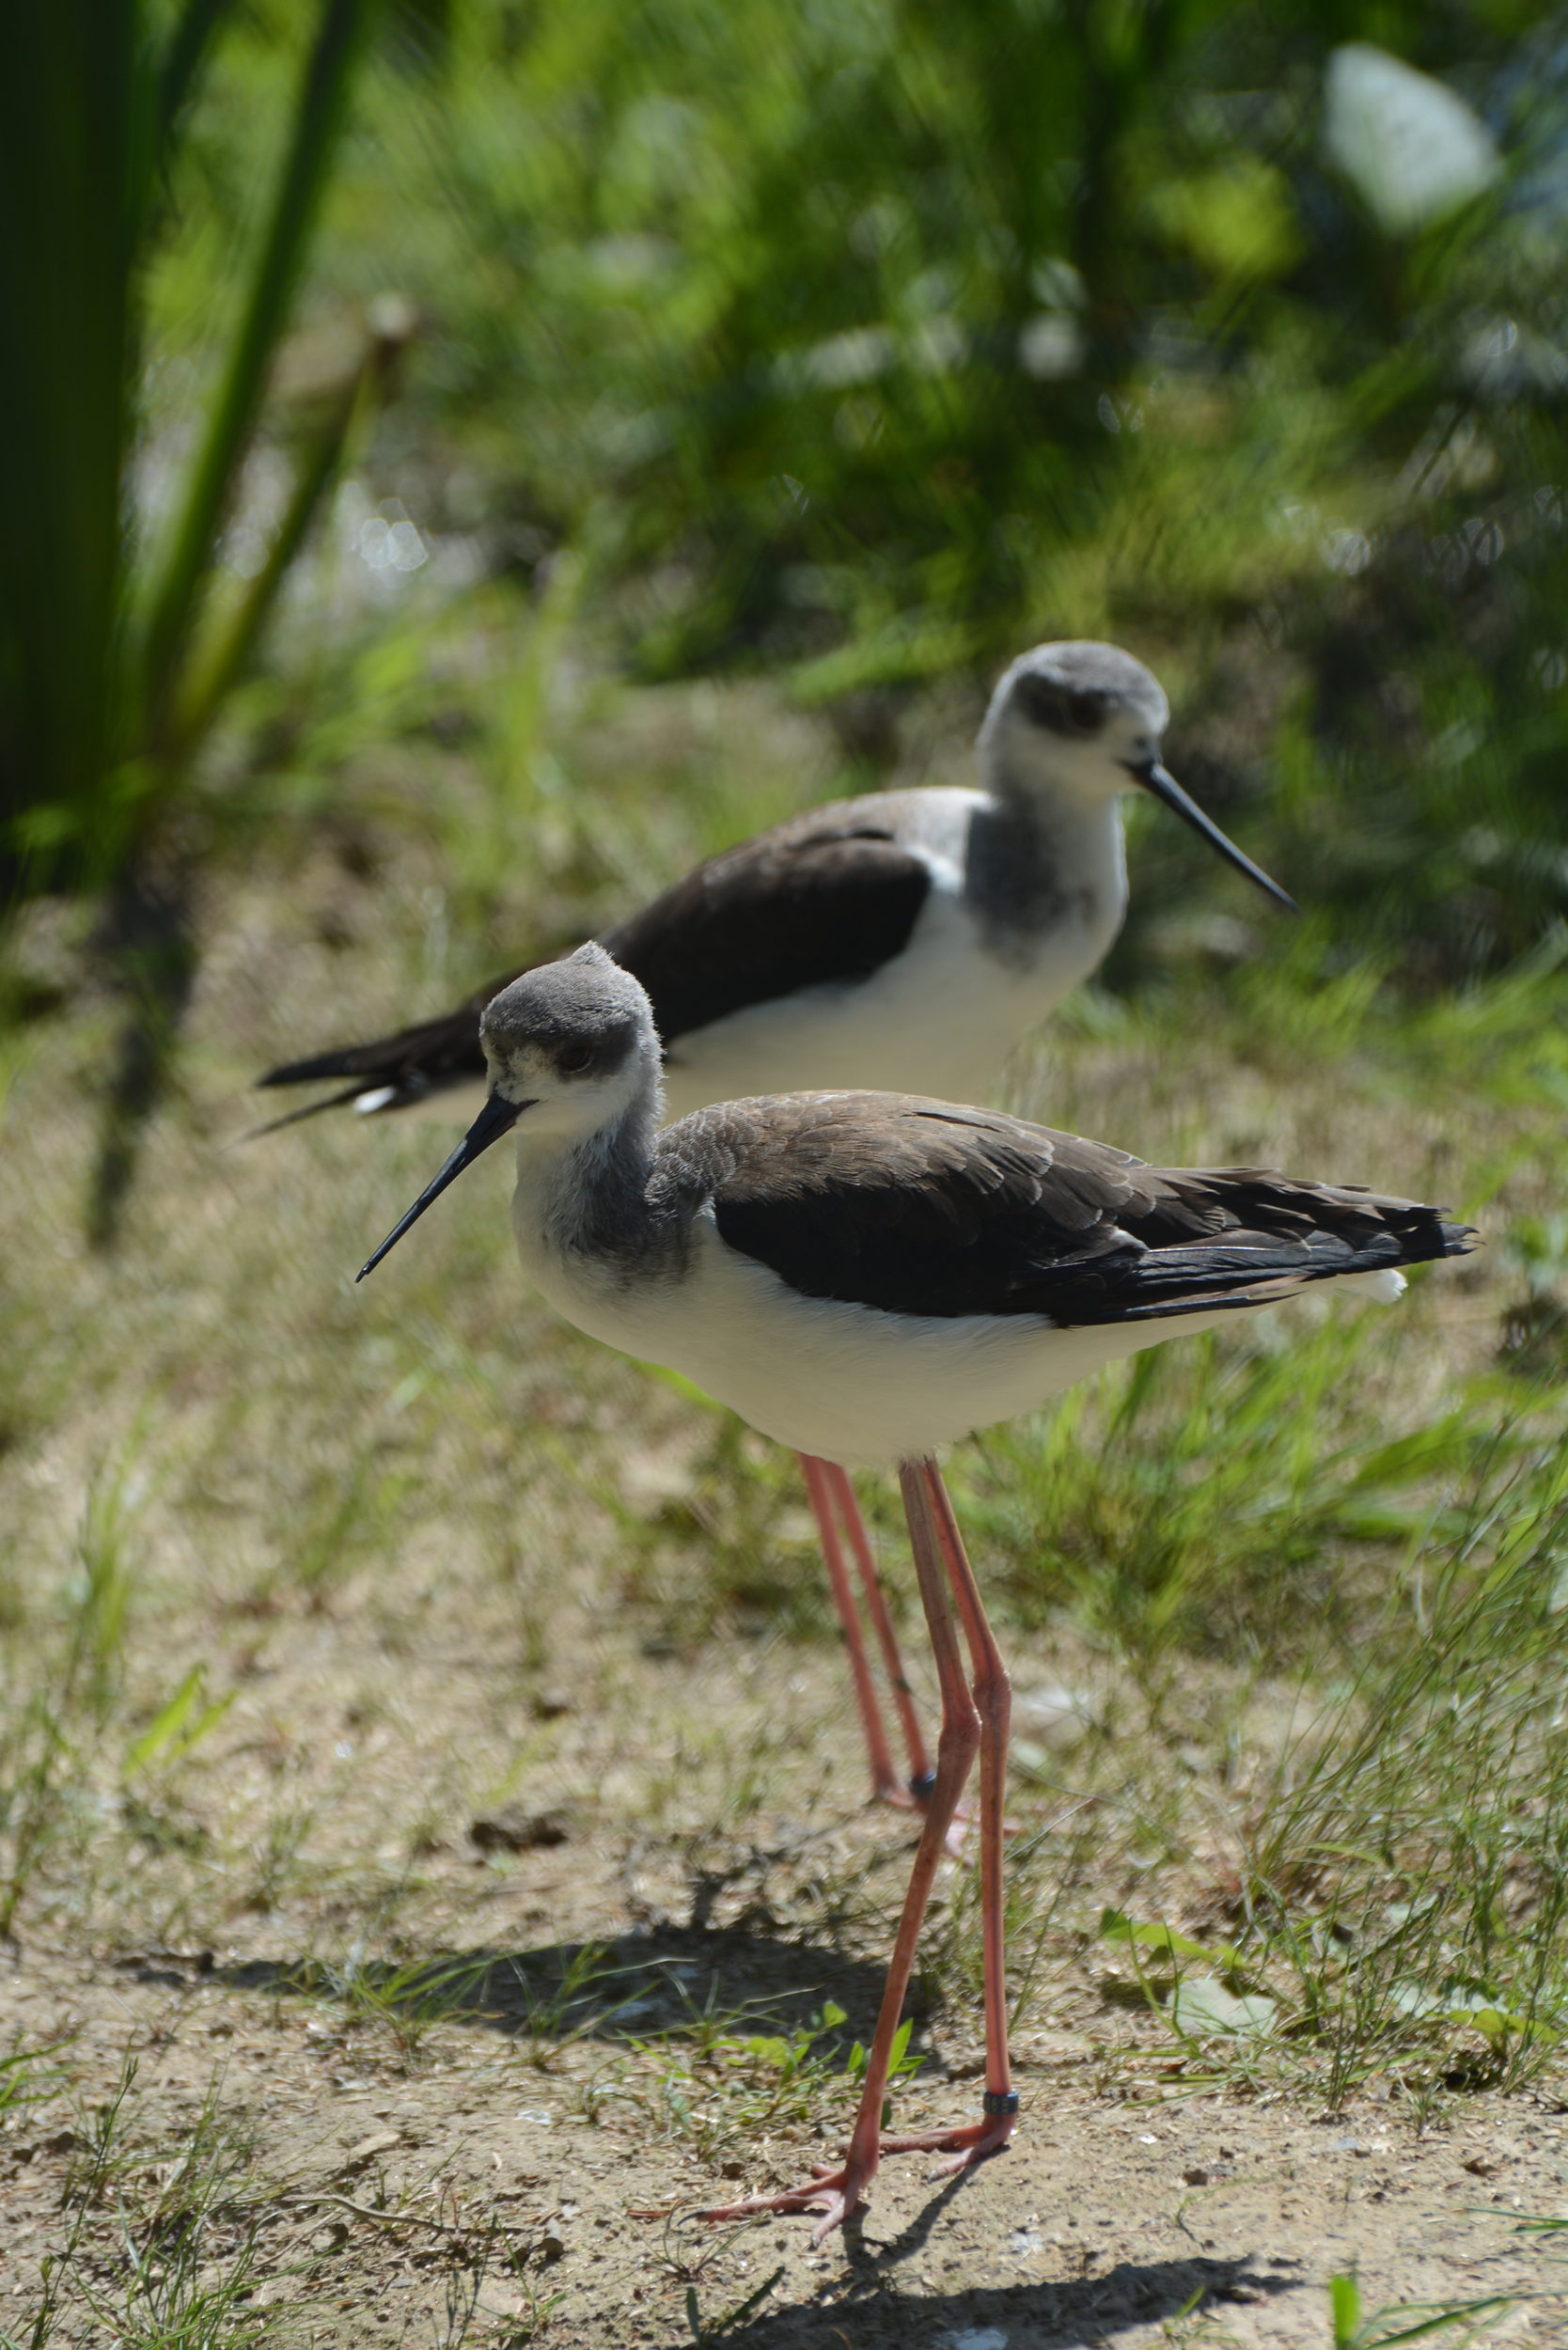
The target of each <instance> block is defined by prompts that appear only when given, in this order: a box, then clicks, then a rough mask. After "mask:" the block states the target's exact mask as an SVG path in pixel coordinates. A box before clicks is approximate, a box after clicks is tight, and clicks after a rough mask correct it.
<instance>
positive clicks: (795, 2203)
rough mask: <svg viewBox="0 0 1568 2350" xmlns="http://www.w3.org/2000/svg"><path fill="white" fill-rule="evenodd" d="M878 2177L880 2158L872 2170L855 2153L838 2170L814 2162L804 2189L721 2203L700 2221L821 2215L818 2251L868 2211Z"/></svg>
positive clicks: (815, 2237) (814, 2241) (815, 2233)
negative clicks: (872, 2186)
mask: <svg viewBox="0 0 1568 2350" xmlns="http://www.w3.org/2000/svg"><path fill="white" fill-rule="evenodd" d="M875 2175H876V2157H875V2156H874V2155H873V2156H872V2158H871V2161H870V2166H869V2167H868V2166H866V2165H865V2164H863V2163H860V2162H857V2161H856V2160H855V2154H854V2153H853V2151H852V2152H851V2154H849V2155H848V2156H847V2157H846V2159H845V2160H844V2162H843V2163H842V2165H841V2166H840V2167H839V2169H838V2170H835V2169H834V2168H833V2166H832V2164H831V2163H826V2162H814V2163H813V2164H812V2166H811V2177H810V2179H809V2180H808V2182H807V2183H806V2184H805V2185H804V2186H786V2187H781V2188H780V2189H779V2191H778V2193H777V2194H776V2195H748V2196H746V2197H745V2200H744V2201H742V2202H739V2203H720V2204H718V2205H716V2206H715V2207H714V2209H713V2210H712V2211H699V2212H698V2215H697V2216H698V2218H699V2219H756V2218H759V2217H765V2216H767V2215H770V2214H784V2213H789V2212H797V2211H800V2212H803V2211H811V2212H818V2213H820V2214H821V2217H820V2218H819V2220H818V2223H817V2225H816V2227H814V2228H813V2229H812V2231H811V2247H812V2249H813V2250H815V2249H816V2248H817V2246H818V2245H820V2244H822V2243H823V2242H824V2241H825V2240H826V2238H827V2237H828V2236H830V2235H831V2234H832V2233H833V2231H834V2229H835V2228H840V2227H842V2226H843V2223H844V2221H845V2220H846V2219H853V2218H854V2217H855V2213H856V2212H859V2211H863V2210H864V2209H865V2207H866V2189H867V2187H869V2186H870V2183H871V2181H872V2179H873V2178H874V2177H875Z"/></svg>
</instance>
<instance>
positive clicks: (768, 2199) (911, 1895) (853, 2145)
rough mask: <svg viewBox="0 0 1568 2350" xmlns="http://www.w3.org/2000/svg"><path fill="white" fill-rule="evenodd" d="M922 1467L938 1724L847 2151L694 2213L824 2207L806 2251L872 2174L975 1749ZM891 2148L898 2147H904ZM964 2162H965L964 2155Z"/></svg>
mask: <svg viewBox="0 0 1568 2350" xmlns="http://www.w3.org/2000/svg"><path fill="white" fill-rule="evenodd" d="M928 1465H929V1464H920V1465H914V1464H911V1465H905V1466H904V1467H902V1468H901V1470H900V1472H899V1476H900V1481H901V1483H902V1487H903V1500H904V1510H905V1512H906V1513H907V1515H908V1518H909V1534H910V1541H911V1543H912V1545H913V1547H914V1552H915V1572H916V1574H917V1576H918V1578H919V1584H920V1601H921V1605H922V1606H924V1608H925V1613H926V1623H927V1626H928V1628H929V1630H930V1633H931V1644H932V1648H933V1651H934V1653H935V1657H936V1678H937V1683H938V1685H939V1687H940V1689H941V1692H942V1727H941V1730H940V1731H939V1732H938V1735H937V1740H936V1783H935V1785H934V1786H933V1789H932V1791H931V1798H930V1801H929V1803H928V1804H927V1807H926V1814H925V1820H924V1823H923V1825H922V1826H921V1829H920V1841H919V1844H918V1846H917V1850H916V1854H915V1866H914V1868H913V1869H912V1870H911V1872H910V1877H909V1889H908V1891H907V1892H906V1893H905V1894H904V1897H903V1910H902V1915H901V1917H900V1919H899V1931H898V1936H897V1939H896V1940H895V1942H894V1944H893V1956H892V1959H891V1961H890V1963H889V1965H888V1968H887V1981H886V1985H885V1987H884V1990H883V1994H882V2007H881V2010H880V2012H879V2013H878V2015H877V2023H876V2034H875V2037H874V2038H873V2040H872V2042H871V2053H870V2057H869V2059H868V2060H867V2064H866V2086H865V2089H864V2090H863V2092H862V2093H861V2098H860V2104H859V2107H858V2108H857V2110H856V2113H855V2127H854V2130H853V2131H852V2133H851V2135H850V2142H849V2146H848V2148H847V2149H846V2152H845V2155H844V2160H843V2164H842V2166H841V2167H840V2168H839V2169H838V2170H834V2169H833V2168H832V2167H831V2166H830V2165H827V2164H819V2165H818V2167H817V2170H816V2173H815V2175H814V2176H813V2177H812V2178H811V2179H809V2180H808V2181H807V2182H806V2183H805V2184H804V2185H803V2186H795V2187H786V2188H784V2189H782V2190H781V2192H780V2193H778V2194H776V2195H754V2196H751V2197H748V2198H747V2200H746V2201H745V2202H740V2203H727V2204H724V2205H722V2206H721V2207H720V2208H718V2209H717V2210H713V2211H705V2212H703V2213H701V2214H700V2215H699V2217H702V2218H704V2219H745V2218H749V2217H752V2216H754V2215H755V2214H756V2213H758V2212H788V2211H805V2210H808V2208H810V2207H812V2206H817V2207H819V2208H821V2209H822V2211H823V2218H822V2219H821V2221H820V2222H819V2224H818V2226H817V2227H816V2228H815V2229H814V2230H813V2232H812V2237H811V2240H812V2242H813V2244H821V2243H822V2241H823V2237H824V2236H827V2235H830V2234H831V2233H832V2232H833V2230H834V2229H835V2228H837V2227H838V2226H839V2223H840V2222H841V2221H842V2220H844V2219H846V2218H848V2217H850V2216H851V2214H852V2213H854V2212H855V2211H857V2210H858V2209H859V2208H860V2205H861V2203H862V2202H863V2201H864V2199H865V2193H866V2189H867V2188H868V2187H869V2186H870V2183H871V2181H872V2179H873V2178H874V2177H875V2176H876V2169H877V2164H878V2161H879V2160H880V2158H881V2154H882V2108H883V2105H884V2102H885V2101H886V2094H887V2074H888V2070H889V2067H890V2066H891V2063H892V2057H893V2040H894V2036H895V2035H896V2033H897V2031H898V2029H899V2018H900V2016H901V2014H902V2011H903V2001H904V1994H905V1992H906V1991H907V1990H908V1988H909V1978H910V1974H911V1972H912V1971H913V1968H914V1965H915V1946H916V1944H917V1941H918V1940H919V1935H920V1926H921V1922H922V1920H923V1919H924V1918H925V1914H926V1904H927V1903H928V1902H929V1901H930V1899H931V1888H932V1886H933V1883H934V1881H935V1877H936V1871H937V1866H938V1864H939V1862H940V1861H941V1858H942V1851H943V1846H944V1844H945V1842H946V1841H947V1834H948V1829H949V1825H951V1822H952V1816H953V1813H954V1811H955V1810H957V1809H958V1799H959V1796H960V1795H961V1794H963V1792H964V1780H965V1779H966V1778H968V1776H969V1770H970V1766H971V1764H972V1763H973V1762H974V1759H975V1756H976V1753H977V1752H978V1751H979V1748H980V1735H981V1731H980V1716H979V1715H978V1714H977V1713H976V1711H975V1703H974V1700H973V1699H972V1698H971V1696H970V1694H969V1689H968V1684H967V1682H966V1680H965V1677H964V1659H963V1656H962V1654H961V1653H960V1650H959V1643H958V1633H957V1628H956V1623H955V1618H954V1597H953V1593H952V1591H951V1590H949V1574H948V1569H947V1564H946V1560H945V1559H944V1555H943V1550H942V1545H941V1542H940V1540H939V1536H938V1530H937V1528H936V1526H935V1525H934V1523H933V1517H932V1511H931V1503H930V1497H929V1493H928V1489H927V1487H926V1486H925V1484H924V1483H922V1481H921V1480H922V1478H923V1475H924V1470H925V1467H926V1466H928ZM931 1466H932V1471H933V1475H934V1473H935V1471H934V1466H933V1465H931ZM1004 1680H1005V1676H1004ZM898 2142H899V2143H901V2144H902V2143H903V2142H904V2141H902V2140H900V2141H898ZM908 2142H909V2143H910V2144H918V2145H921V2146H924V2145H927V2144H928V2143H929V2144H930V2145H933V2146H936V2145H941V2146H950V2145H955V2144H956V2143H957V2142H958V2140H957V2134H956V2133H953V2132H948V2133H945V2134H944V2135H943V2136H942V2137H941V2138H940V2139H931V2140H929V2141H928V2140H925V2139H919V2140H914V2139H912V2140H909V2141H908ZM964 2158H965V2159H971V2158H972V2157H971V2156H969V2155H967V2154H966V2155H965V2157H964Z"/></svg>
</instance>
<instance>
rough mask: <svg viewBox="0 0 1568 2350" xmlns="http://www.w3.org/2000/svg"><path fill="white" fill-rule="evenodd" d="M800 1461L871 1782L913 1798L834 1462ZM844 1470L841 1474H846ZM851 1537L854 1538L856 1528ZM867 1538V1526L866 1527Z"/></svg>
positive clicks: (885, 1794)
mask: <svg viewBox="0 0 1568 2350" xmlns="http://www.w3.org/2000/svg"><path fill="white" fill-rule="evenodd" d="M800 1465H801V1470H802V1473H803V1475H804V1476H805V1479H806V1491H807V1493H808V1496H809V1497H810V1502H811V1511H812V1514H813V1516H814V1517H815V1518H816V1521H817V1531H818V1533H819V1534H820V1535H821V1537H822V1545H823V1561H824V1563H825V1564H826V1567H827V1579H828V1582H829V1583H830V1584H831V1585H832V1587H833V1605H834V1606H835V1607H836V1608H837V1609H838V1611H839V1622H840V1623H841V1624H842V1626H843V1628H844V1646H845V1647H846V1648H847V1650H848V1651H849V1669H850V1679H851V1681H852V1682H853V1683H854V1684H855V1706H856V1708H857V1710H858V1712H859V1715H860V1728H861V1731H862V1734H863V1735H864V1737H865V1741H866V1751H867V1753H868V1755H869V1756H870V1764H871V1785H872V1787H873V1789H874V1790H875V1792H876V1794H878V1795H879V1796H881V1798H882V1800H883V1801H884V1802H885V1803H895V1804H896V1803H902V1804H907V1803H908V1801H909V1797H908V1796H907V1795H906V1794H904V1791H903V1789H902V1787H901V1786H900V1785H899V1775H898V1772H897V1770H896V1769H895V1768H894V1766H893V1754H892V1749H891V1747H889V1746H888V1744H887V1732H886V1730H884V1728H883V1726H882V1715H881V1711H880V1709H879V1708H878V1705H877V1701H876V1687H875V1684H873V1682H872V1680H871V1668H870V1659H869V1658H868V1657H867V1654H866V1642H865V1639H864V1637H862V1634H861V1630H860V1611H859V1609H858V1608H857V1607H856V1606H855V1593H854V1590H852V1589H851V1586H850V1579H849V1571H848V1569H847V1568H846V1567H845V1565H844V1553H843V1546H842V1544H841V1543H840V1542H839V1528H838V1524H837V1521H836V1520H835V1518H834V1515H833V1496H834V1487H833V1486H832V1484H831V1482H830V1479H831V1474H832V1472H831V1471H830V1469H829V1467H828V1464H827V1463H826V1462H825V1461H819V1460H818V1459H817V1458H816V1455H815V1454H814V1453H810V1452H803V1453H802V1454H801V1455H800ZM842 1473H843V1472H842V1471H841V1470H840V1471H839V1474H840V1475H842ZM851 1539H852V1540H853V1539H854V1538H853V1534H852V1537H851ZM861 1540H862V1541H864V1540H865V1529H864V1528H861Z"/></svg>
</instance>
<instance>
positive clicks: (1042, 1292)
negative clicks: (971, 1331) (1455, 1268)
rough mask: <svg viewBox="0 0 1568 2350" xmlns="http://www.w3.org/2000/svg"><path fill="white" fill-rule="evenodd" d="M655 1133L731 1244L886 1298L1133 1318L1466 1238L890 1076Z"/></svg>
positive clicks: (1396, 1214)
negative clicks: (1076, 1132) (981, 1106)
mask: <svg viewBox="0 0 1568 2350" xmlns="http://www.w3.org/2000/svg"><path fill="white" fill-rule="evenodd" d="M687 1129H689V1130H691V1138H690V1142H689V1143H684V1142H682V1136H683V1135H684V1133H685V1130H687ZM668 1140H669V1142H670V1144H671V1145H672V1146H673V1147H674V1150H675V1152H677V1153H678V1154H679V1155H681V1156H688V1157H693V1156H694V1157H695V1161H696V1162H697V1163H700V1162H702V1161H703V1160H706V1162H707V1164H708V1166H709V1167H710V1168H711V1170H712V1175H713V1181H712V1197H713V1210H714V1214H715V1216H716V1219H717V1223H718V1229H719V1231H720V1233H721V1235H722V1236H723V1238H724V1239H725V1240H726V1241H727V1242H728V1243H729V1246H731V1247H732V1248H736V1249H739V1250H741V1251H742V1252H743V1253H744V1254H745V1255H746V1256H749V1257H755V1258H757V1259H759V1260H760V1261H761V1262H762V1263H764V1264H766V1265H769V1266H771V1267H772V1269H773V1271H774V1272H776V1274H777V1275H778V1276H779V1277H780V1278H781V1279H783V1280H785V1281H787V1282H788V1283H789V1284H790V1286H791V1287H792V1289H795V1290H798V1291H800V1292H801V1293H803V1294H805V1295H806V1296H808V1297H822V1298H834V1299H839V1300H841V1301H844V1302H849V1303H855V1304H858V1305H864V1306H874V1307H878V1308H882V1309H883V1310H884V1311H886V1312H890V1313H907V1314H933V1315H941V1316H956V1315H961V1314H976V1313H988V1314H1014V1313H1018V1314H1024V1313H1027V1314H1043V1315H1046V1316H1048V1317H1049V1319H1050V1320H1051V1321H1052V1322H1055V1323H1058V1324H1062V1325H1064V1326H1074V1325H1082V1324H1091V1323H1102V1322H1126V1321H1138V1320H1144V1319H1150V1318H1153V1317H1163V1316H1167V1315H1170V1314H1178V1313H1190V1312H1195V1311H1199V1310H1202V1309H1204V1308H1209V1307H1213V1306H1216V1305H1226V1304H1230V1303H1234V1304H1238V1305H1239V1304H1243V1303H1245V1302H1247V1300H1246V1298H1245V1297H1244V1295H1243V1294H1242V1293H1245V1292H1256V1291H1258V1290H1259V1289H1260V1288H1264V1289H1266V1285H1267V1284H1269V1283H1271V1282H1295V1281H1299V1280H1323V1279H1326V1278H1328V1277H1333V1276H1337V1275H1341V1274H1347V1273H1362V1272H1376V1271H1380V1270H1383V1269H1385V1268H1387V1267H1389V1266H1394V1265H1401V1264H1413V1263H1419V1262H1420V1261H1422V1260H1423V1259H1426V1258H1430V1257H1444V1256H1452V1255H1456V1254H1460V1253H1462V1252H1463V1250H1464V1248H1465V1246H1466V1230H1465V1228H1463V1227H1461V1226H1457V1225H1452V1224H1448V1223H1445V1222H1444V1221H1443V1219H1442V1217H1441V1215H1440V1214H1439V1213H1438V1211H1437V1210H1436V1209H1435V1208H1428V1207H1422V1206H1420V1205H1419V1204H1417V1203H1415V1202H1413V1201H1410V1200H1404V1199H1386V1198H1382V1197H1379V1196H1377V1195H1375V1194H1373V1193H1372V1192H1368V1191H1362V1190H1357V1189H1341V1188H1337V1187H1335V1186H1333V1185H1329V1184H1323V1183H1305V1182H1297V1181H1295V1180H1294V1179H1293V1178H1292V1177H1290V1176H1285V1175H1274V1174H1270V1173H1267V1172H1266V1171H1263V1170H1261V1169H1258V1168H1253V1167H1225V1168H1213V1169H1210V1168H1196V1169H1187V1168H1180V1169H1164V1168H1158V1167H1146V1166H1144V1164H1143V1163H1142V1161H1141V1160H1138V1159H1134V1158H1130V1157H1129V1156H1128V1155H1127V1154H1126V1153H1125V1152H1121V1151H1114V1150H1112V1149H1110V1148H1109V1147H1108V1146H1107V1145H1105V1144H1104V1143H1095V1142H1085V1141H1082V1140H1080V1139H1079V1138H1078V1137H1077V1136H1073V1135H1058V1134H1053V1133H1051V1132H1050V1131H1049V1130H1048V1129H1046V1128H1044V1127H1043V1126H1030V1125H1027V1124H1025V1123H1024V1122H1023V1120H1018V1119H1011V1118H1004V1117H1001V1116H999V1115H997V1114H996V1113H993V1112H989V1111H985V1110H970V1109H961V1108H957V1107H954V1106H953V1105H949V1104H946V1103H935V1102H921V1101H917V1100H912V1099H902V1098H900V1097H894V1096H889V1095H886V1094H850V1093H839V1094H804V1095H795V1096H792V1097H789V1098H788V1099H787V1100H785V1101H782V1102H776V1103H770V1104H765V1105H764V1104H747V1103H731V1104H727V1105H724V1106H723V1107H722V1108H720V1109H718V1110H701V1111H698V1113H697V1114H696V1116H695V1117H693V1118H691V1119H687V1120H682V1124H681V1126H678V1127H676V1128H674V1129H672V1130H671V1135H670V1136H669V1137H668Z"/></svg>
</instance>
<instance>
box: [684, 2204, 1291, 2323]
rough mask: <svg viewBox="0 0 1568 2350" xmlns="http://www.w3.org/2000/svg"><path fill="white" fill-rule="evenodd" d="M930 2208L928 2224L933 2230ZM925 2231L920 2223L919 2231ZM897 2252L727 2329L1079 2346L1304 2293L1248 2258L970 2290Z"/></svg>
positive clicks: (1127, 2264)
mask: <svg viewBox="0 0 1568 2350" xmlns="http://www.w3.org/2000/svg"><path fill="white" fill-rule="evenodd" d="M924 2228H926V2217H924V2214H921V2223H919V2233H921V2235H924ZM912 2233H915V2231H912ZM886 2261H888V2251H886V2249H884V2251H882V2256H879V2261H877V2275H872V2278H868V2279H865V2284H863V2287H851V2292H849V2294H841V2296H837V2298H835V2301H832V2306H830V2308H816V2311H808V2308H794V2311H778V2315H769V2317H755V2320H750V2322H741V2325H738V2326H736V2329H733V2331H727V2336H724V2341H727V2343H736V2345H745V2343H750V2345H752V2350H797V2345H799V2350H818V2343H821V2345H832V2350H837V2345H839V2343H854V2345H855V2350H872V2345H882V2343H886V2345H898V2350H926V2345H931V2350H938V2345H940V2350H1001V2345H1004V2343H1006V2345H1011V2350H1025V2345H1027V2350H1074V2345H1079V2343H1100V2341H1105V2336H1107V2334H1114V2331H1119V2329H1121V2326H1131V2325H1150V2326H1154V2325H1161V2322H1166V2320H1173V2317H1183V2315H1192V2317H1197V2315H1199V2312H1215V2308H1220V2306H1225V2303H1253V2306H1255V2303H1260V2301H1269V2298H1274V2296H1277V2294H1291V2292H1302V2289H1305V2287H1302V2278H1297V2275H1267V2273H1264V2275H1258V2273H1255V2270H1253V2268H1250V2264H1248V2261H1206V2259H1192V2261H1119V2264H1117V2268H1109V2270H1107V2273H1105V2275H1103V2278H1081V2279H1074V2282H1053V2284H999V2287H987V2289H978V2292H964V2294H931V2292H926V2289H917V2287H915V2284H912V2287H910V2292H901V2287H898V2282H896V2279H891V2278H888V2275H886Z"/></svg>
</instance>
